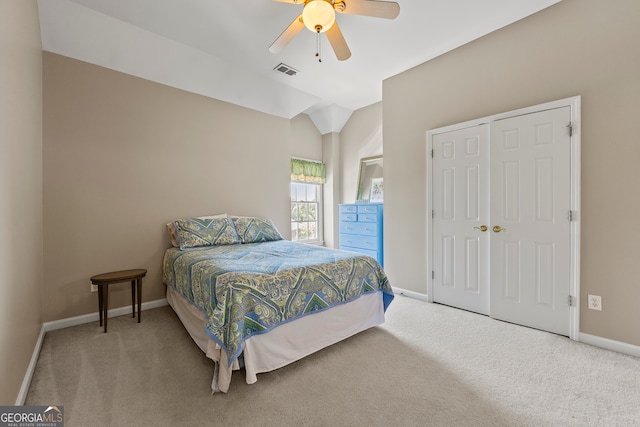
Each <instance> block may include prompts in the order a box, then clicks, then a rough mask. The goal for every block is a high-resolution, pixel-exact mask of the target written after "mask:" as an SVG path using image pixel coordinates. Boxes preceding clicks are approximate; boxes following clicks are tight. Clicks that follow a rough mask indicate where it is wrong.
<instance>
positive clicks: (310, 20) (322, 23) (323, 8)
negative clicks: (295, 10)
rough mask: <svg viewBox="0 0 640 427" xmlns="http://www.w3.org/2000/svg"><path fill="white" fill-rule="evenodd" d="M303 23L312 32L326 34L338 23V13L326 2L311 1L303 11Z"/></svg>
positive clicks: (324, 0)
mask: <svg viewBox="0 0 640 427" xmlns="http://www.w3.org/2000/svg"><path fill="white" fill-rule="evenodd" d="M302 22H304V25H305V27H307V28H308V29H309V30H310V31H313V32H314V33H316V32H317V33H324V32H325V31H327V30H328V29H329V28H331V26H332V25H333V24H334V22H336V12H335V10H334V9H333V5H332V4H331V3H329V2H328V1H326V0H311V1H310V2H309V3H307V4H305V6H304V9H303V10H302Z"/></svg>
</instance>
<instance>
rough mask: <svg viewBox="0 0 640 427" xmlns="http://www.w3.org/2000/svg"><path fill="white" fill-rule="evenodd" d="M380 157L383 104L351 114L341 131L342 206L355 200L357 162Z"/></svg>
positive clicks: (358, 163) (379, 103)
mask: <svg viewBox="0 0 640 427" xmlns="http://www.w3.org/2000/svg"><path fill="white" fill-rule="evenodd" d="M380 154H382V103H381V102H378V103H376V104H372V105H370V106H368V107H364V108H361V109H359V110H356V111H354V112H353V114H352V115H351V117H350V118H349V121H348V122H347V123H346V124H345V126H344V127H343V128H342V131H341V132H340V158H341V172H342V173H341V176H342V179H341V189H342V191H341V192H342V203H354V202H355V201H356V197H357V187H358V170H359V167H360V159H362V158H363V157H371V156H377V155H380Z"/></svg>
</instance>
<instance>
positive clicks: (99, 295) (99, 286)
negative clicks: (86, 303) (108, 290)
mask: <svg viewBox="0 0 640 427" xmlns="http://www.w3.org/2000/svg"><path fill="white" fill-rule="evenodd" d="M102 289H103V287H102V285H98V312H99V313H100V326H102V304H103V301H102Z"/></svg>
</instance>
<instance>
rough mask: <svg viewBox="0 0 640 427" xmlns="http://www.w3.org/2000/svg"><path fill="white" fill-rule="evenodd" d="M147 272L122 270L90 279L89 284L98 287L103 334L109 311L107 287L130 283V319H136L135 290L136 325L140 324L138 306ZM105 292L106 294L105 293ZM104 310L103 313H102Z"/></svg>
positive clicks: (140, 302) (142, 270) (140, 301)
mask: <svg viewBox="0 0 640 427" xmlns="http://www.w3.org/2000/svg"><path fill="white" fill-rule="evenodd" d="M146 274H147V270H145V269H142V268H140V269H136V270H122V271H112V272H110V273H104V274H98V275H96V276H93V277H91V283H92V284H94V285H98V310H99V311H100V326H102V318H103V317H104V332H105V333H106V332H107V310H108V309H109V285H112V284H114V283H122V282H128V281H131V314H132V315H131V317H136V308H135V307H136V305H135V304H136V303H135V301H136V288H137V291H138V323H140V306H141V304H142V278H143V277H144V276H146ZM105 290H106V292H105ZM103 310H104V312H103Z"/></svg>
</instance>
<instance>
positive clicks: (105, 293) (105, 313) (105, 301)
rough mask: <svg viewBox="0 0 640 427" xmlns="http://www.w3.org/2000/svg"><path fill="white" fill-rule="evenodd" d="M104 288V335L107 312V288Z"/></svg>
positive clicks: (106, 286)
mask: <svg viewBox="0 0 640 427" xmlns="http://www.w3.org/2000/svg"><path fill="white" fill-rule="evenodd" d="M103 286H104V288H105V289H104V291H105V292H104V333H105V334H106V333H107V312H108V311H109V286H108V285H103Z"/></svg>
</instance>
